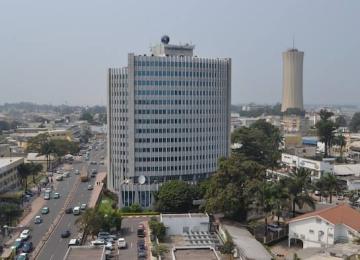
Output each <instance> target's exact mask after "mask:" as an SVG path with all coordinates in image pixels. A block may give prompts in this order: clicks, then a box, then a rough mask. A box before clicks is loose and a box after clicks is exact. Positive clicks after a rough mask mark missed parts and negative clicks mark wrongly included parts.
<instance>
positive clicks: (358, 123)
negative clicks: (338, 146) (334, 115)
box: [349, 112, 360, 133]
mask: <svg viewBox="0 0 360 260" xmlns="http://www.w3.org/2000/svg"><path fill="white" fill-rule="evenodd" d="M349 129H350V131H351V132H355V133H357V132H359V130H360V112H357V113H355V114H354V115H353V117H352V118H351V121H350V123H349Z"/></svg>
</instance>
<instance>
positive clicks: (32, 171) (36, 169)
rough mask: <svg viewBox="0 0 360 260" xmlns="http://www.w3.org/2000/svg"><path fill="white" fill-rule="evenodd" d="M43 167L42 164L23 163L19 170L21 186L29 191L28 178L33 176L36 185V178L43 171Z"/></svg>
mask: <svg viewBox="0 0 360 260" xmlns="http://www.w3.org/2000/svg"><path fill="white" fill-rule="evenodd" d="M42 169H43V167H42V165H41V164H35V163H23V164H20V165H19V166H18V168H17V170H18V175H19V178H20V182H21V185H22V186H23V188H24V189H25V190H27V186H28V177H29V176H30V175H32V177H33V183H35V176H36V175H37V174H39V173H40V172H41V171H42Z"/></svg>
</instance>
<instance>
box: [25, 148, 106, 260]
mask: <svg viewBox="0 0 360 260" xmlns="http://www.w3.org/2000/svg"><path fill="white" fill-rule="evenodd" d="M104 154H105V150H104V149H99V150H98V151H94V150H92V151H91V152H90V160H89V161H87V162H82V163H78V164H76V163H74V164H73V167H74V169H79V170H81V168H82V167H83V166H84V165H85V166H86V167H89V169H94V168H95V169H97V170H98V171H105V166H103V165H98V164H97V165H89V163H90V162H91V161H97V162H99V161H101V159H100V157H101V156H104ZM77 178H79V176H78V175H71V177H69V178H66V179H64V180H63V181H62V183H60V185H59V186H58V190H57V192H59V193H60V194H61V195H62V194H64V195H63V196H62V197H61V198H60V199H59V200H55V199H51V200H50V201H48V202H47V204H48V207H49V208H50V213H49V217H50V218H51V219H52V220H54V219H55V217H56V216H57V215H58V213H59V211H60V209H61V208H62V207H63V206H64V202H65V199H66V198H65V197H66V196H67V195H68V194H69V192H70V191H71V188H72V185H75V183H76V182H75V180H76V179H77ZM89 184H94V179H93V178H90V180H89V181H88V182H80V184H79V186H78V187H77V189H76V191H75V194H74V196H73V199H72V201H71V203H70V206H69V207H72V208H73V207H75V206H80V205H81V204H82V203H86V204H88V202H89V199H90V196H91V191H89V190H87V187H88V185H89ZM50 214H52V215H50ZM47 217H48V216H45V217H44V220H45V221H44V223H42V224H40V225H36V226H35V224H33V225H34V226H35V227H34V229H33V232H32V233H33V238H32V240H33V242H34V244H35V245H36V244H37V243H38V242H39V241H40V239H41V237H42V235H43V234H45V232H46V231H47V230H48V228H49V226H50V224H51V221H49V220H47V219H46V218H47ZM76 218H77V216H74V215H73V214H64V215H63V217H62V218H61V219H60V222H59V224H58V225H57V226H56V228H55V230H54V232H53V233H52V234H51V236H50V238H49V239H48V241H47V242H46V244H45V245H44V247H43V248H42V250H41V252H40V254H39V256H38V257H37V259H39V260H62V259H63V257H64V255H65V253H66V250H67V248H68V242H69V240H70V239H71V238H76V237H77V235H78V233H79V232H78V228H77V226H76V225H75V220H76ZM65 230H69V231H70V232H71V235H70V237H69V238H61V233H62V232H63V231H65Z"/></svg>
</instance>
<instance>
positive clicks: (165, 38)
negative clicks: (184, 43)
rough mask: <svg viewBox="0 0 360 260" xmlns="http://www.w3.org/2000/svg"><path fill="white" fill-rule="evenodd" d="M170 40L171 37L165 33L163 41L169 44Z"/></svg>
mask: <svg viewBox="0 0 360 260" xmlns="http://www.w3.org/2000/svg"><path fill="white" fill-rule="evenodd" d="M169 41H170V37H169V36H167V35H164V36H163V37H161V42H162V43H163V44H168V43H169Z"/></svg>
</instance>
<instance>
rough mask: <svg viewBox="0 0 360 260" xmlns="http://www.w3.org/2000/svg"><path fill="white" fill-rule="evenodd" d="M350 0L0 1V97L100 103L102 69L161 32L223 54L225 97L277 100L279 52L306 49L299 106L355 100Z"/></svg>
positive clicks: (356, 49) (354, 1) (355, 21)
mask: <svg viewBox="0 0 360 260" xmlns="http://www.w3.org/2000/svg"><path fill="white" fill-rule="evenodd" d="M359 30H360V1H359V0H346V1H345V0H297V1H295V0H282V1H280V0H263V1H257V0H247V1H241V0H233V1H225V0H217V1H210V0H181V1H175V0H173V1H170V0H168V1H165V0H164V1H160V0H151V1H150V0H147V1H145V0H144V1H136V0H132V1H124V0H116V1H115V0H114V1H107V0H98V1H93V0H83V1H80V0H61V1H49V0H43V1H38V0H31V1H29V0H23V1H17V0H11V1H7V0H0V103H4V102H17V101H34V102H39V103H47V104H62V103H66V102H67V103H68V104H106V69H107V68H108V67H120V66H124V65H126V62H127V53H128V52H134V53H137V54H144V53H148V52H149V47H150V45H152V44H155V43H158V42H159V41H160V38H161V36H162V35H163V34H168V35H169V36H170V39H171V40H170V42H172V43H178V42H182V43H185V42H191V43H193V44H195V45H196V48H195V53H196V55H198V56H204V57H230V58H232V61H233V66H232V76H233V78H232V102H233V103H234V104H237V103H243V102H251V101H253V102H258V103H275V102H277V101H280V100H281V88H282V86H281V78H282V75H281V72H282V68H281V65H282V63H281V52H282V51H284V50H286V49H287V48H288V47H291V46H292V39H293V36H295V47H297V48H298V49H300V50H303V51H304V52H305V58H304V101H305V103H329V104H330V103H332V104H342V103H346V104H351V103H355V104H360V101H359V97H360V31H359Z"/></svg>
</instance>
